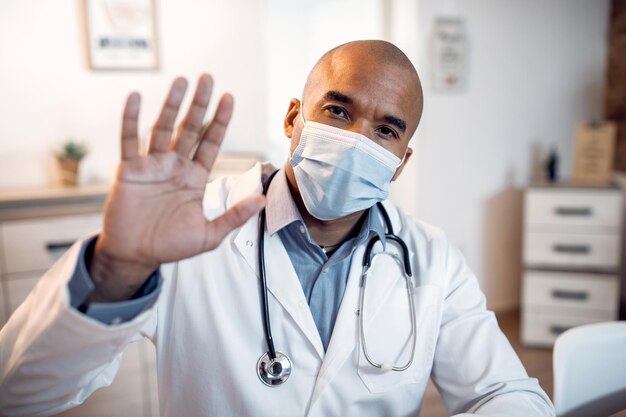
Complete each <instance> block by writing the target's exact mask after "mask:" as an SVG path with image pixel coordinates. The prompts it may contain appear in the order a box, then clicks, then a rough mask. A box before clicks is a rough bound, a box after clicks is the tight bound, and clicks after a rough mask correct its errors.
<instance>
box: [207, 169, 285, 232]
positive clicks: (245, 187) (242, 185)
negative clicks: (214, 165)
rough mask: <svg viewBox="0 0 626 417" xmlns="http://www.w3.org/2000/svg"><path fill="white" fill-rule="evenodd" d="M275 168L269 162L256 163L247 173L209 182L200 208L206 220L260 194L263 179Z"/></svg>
mask: <svg viewBox="0 0 626 417" xmlns="http://www.w3.org/2000/svg"><path fill="white" fill-rule="evenodd" d="M275 170H276V168H275V167H274V166H273V165H272V164H270V163H269V162H264V163H257V164H255V165H254V166H253V167H252V168H250V169H249V170H248V171H246V172H243V173H241V174H238V175H226V176H223V177H218V178H216V179H214V180H212V181H211V182H209V183H208V184H207V186H206V188H205V191H204V198H203V200H202V208H203V212H204V216H205V217H206V218H207V219H209V220H210V219H214V218H215V217H217V216H219V215H221V214H222V213H224V212H225V211H226V210H227V209H228V208H229V207H231V206H233V205H235V204H236V203H237V202H238V201H241V200H242V199H244V198H246V197H249V196H251V195H258V194H261V193H262V189H263V187H262V184H263V180H264V178H267V177H268V176H269V175H270V174H271V173H272V172H274V171H275Z"/></svg>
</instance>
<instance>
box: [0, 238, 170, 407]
mask: <svg viewBox="0 0 626 417" xmlns="http://www.w3.org/2000/svg"><path fill="white" fill-rule="evenodd" d="M86 243H87V242H85V241H79V242H77V243H76V244H74V246H73V247H72V248H71V249H70V250H69V251H68V252H66V253H65V255H64V256H63V257H62V258H61V259H60V260H59V261H58V262H57V263H56V264H55V265H54V266H53V267H52V268H51V269H50V270H49V271H48V272H47V273H46V274H45V275H44V276H43V277H42V278H41V279H40V280H39V282H38V283H37V285H36V286H35V288H34V289H33V290H32V291H31V293H30V294H29V295H28V297H27V298H26V300H25V301H24V303H23V304H22V305H21V306H20V307H19V308H18V309H17V310H16V311H15V312H14V313H13V315H12V316H11V318H10V320H9V321H8V322H7V324H6V325H5V326H4V327H3V328H2V330H0V415H3V416H6V417H13V416H30V417H37V416H47V415H52V414H56V413H59V412H62V411H64V410H66V409H68V408H71V407H73V406H76V405H78V404H81V403H82V402H83V401H84V400H85V399H86V398H87V397H88V396H89V395H90V394H91V393H92V392H93V391H95V390H96V389H98V388H101V387H104V386H108V385H110V384H111V382H112V381H113V378H114V377H115V375H116V373H117V370H118V368H119V365H120V361H121V354H122V351H123V350H124V348H125V347H126V346H127V345H128V344H129V343H131V342H132V341H134V340H138V339H139V338H140V337H141V335H142V334H143V335H146V336H148V337H150V336H151V334H152V333H153V332H154V331H155V330H156V308H157V305H158V302H157V303H156V304H155V305H154V306H153V307H152V308H149V309H147V310H144V311H142V312H140V313H139V314H137V315H136V316H135V317H134V318H132V319H129V321H127V322H125V323H122V324H119V325H114V326H111V325H106V324H103V323H101V322H100V321H98V320H94V319H92V318H90V317H88V316H86V315H85V314H82V313H81V312H79V311H78V310H76V309H75V308H73V307H72V305H71V303H70V296H69V289H68V283H69V281H70V278H71V277H73V276H74V275H75V273H76V269H77V268H78V265H79V264H80V255H81V252H82V248H83V247H84V245H85V244H86Z"/></svg>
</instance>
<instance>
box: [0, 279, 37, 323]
mask: <svg viewBox="0 0 626 417" xmlns="http://www.w3.org/2000/svg"><path fill="white" fill-rule="evenodd" d="M39 278H40V277H39V276H28V277H23V278H16V279H9V280H7V281H6V282H5V287H4V289H5V292H6V294H5V298H4V300H6V301H3V303H2V304H4V305H3V308H4V311H5V314H6V317H7V320H8V318H9V317H10V316H11V314H13V312H14V311H15V310H17V308H18V307H19V306H20V305H21V304H22V303H23V302H24V300H26V297H27V296H28V294H30V291H31V290H32V289H33V288H35V285H37V282H38V281H39ZM5 303H6V304H5Z"/></svg>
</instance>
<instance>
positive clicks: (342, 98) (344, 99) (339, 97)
mask: <svg viewBox="0 0 626 417" xmlns="http://www.w3.org/2000/svg"><path fill="white" fill-rule="evenodd" d="M324 98H325V99H326V100H333V101H339V102H340V103H345V104H352V103H353V102H354V100H352V99H351V98H350V97H348V96H347V95H345V94H343V93H340V92H339V91H332V90H331V91H328V92H326V94H324Z"/></svg>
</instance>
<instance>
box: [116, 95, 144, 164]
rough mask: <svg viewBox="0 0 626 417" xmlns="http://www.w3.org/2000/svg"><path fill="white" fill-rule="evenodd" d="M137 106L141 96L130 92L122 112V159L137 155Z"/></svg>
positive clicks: (139, 103)
mask: <svg viewBox="0 0 626 417" xmlns="http://www.w3.org/2000/svg"><path fill="white" fill-rule="evenodd" d="M139 107H141V96H140V95H139V93H136V92H132V93H130V94H129V95H128V98H127V99H126V105H125V106H124V114H123V116H122V134H121V137H122V143H121V147H122V160H123V161H127V160H129V159H133V158H136V157H137V156H138V155H139V135H138V133H137V132H138V125H139Z"/></svg>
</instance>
